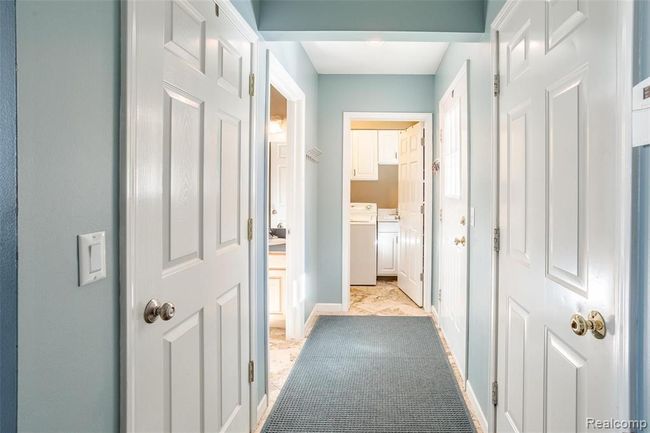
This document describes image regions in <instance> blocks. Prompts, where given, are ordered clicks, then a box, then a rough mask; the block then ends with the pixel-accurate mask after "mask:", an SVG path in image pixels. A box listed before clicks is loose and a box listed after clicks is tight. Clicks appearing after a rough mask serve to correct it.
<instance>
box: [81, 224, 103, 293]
mask: <svg viewBox="0 0 650 433" xmlns="http://www.w3.org/2000/svg"><path fill="white" fill-rule="evenodd" d="M77 248H78V255H79V285H80V286H85V285H86V284H90V283H92V282H95V281H98V280H102V279H104V278H106V232H96V233H88V234H85V235H79V236H78V237H77Z"/></svg>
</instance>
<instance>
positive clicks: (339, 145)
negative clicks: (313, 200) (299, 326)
mask: <svg viewBox="0 0 650 433" xmlns="http://www.w3.org/2000/svg"><path fill="white" fill-rule="evenodd" d="M434 82H435V79H434V76H432V75H320V76H319V79H318V95H319V96H318V143H319V146H320V148H321V150H322V151H323V156H322V157H321V162H320V164H319V168H318V218H319V224H318V269H319V270H320V272H319V273H318V299H317V302H323V303H341V272H342V270H341V249H342V230H343V227H341V212H342V209H341V200H342V199H341V195H342V184H341V182H342V172H341V170H342V158H343V113H344V112H346V111H376V112H382V111H389V112H411V113H413V112H422V113H433V112H434V111H435V107H436V103H435V93H434Z"/></svg>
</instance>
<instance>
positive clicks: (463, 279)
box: [438, 63, 469, 377]
mask: <svg viewBox="0 0 650 433" xmlns="http://www.w3.org/2000/svg"><path fill="white" fill-rule="evenodd" d="M439 113H440V114H439V116H440V148H441V165H442V167H441V183H440V188H441V189H440V202H441V209H442V211H441V230H440V304H439V308H438V317H439V320H440V326H441V327H442V329H443V331H444V333H445V337H446V338H447V341H448V343H449V346H450V348H451V351H452V352H453V354H454V357H455V358H456V362H457V363H458V368H459V369H460V372H461V374H462V376H463V377H466V376H465V374H466V371H465V370H466V364H467V363H466V348H467V291H468V279H467V274H468V272H467V271H468V253H467V250H468V242H469V234H468V228H467V227H468V224H469V220H468V212H467V211H468V205H469V182H468V180H469V179H468V167H467V165H468V160H469V158H468V156H469V155H468V149H469V147H468V143H467V141H468V128H467V118H468V98H467V63H465V64H464V65H463V67H462V68H461V70H460V72H459V73H458V75H457V76H456V78H455V79H454V81H453V82H452V83H451V85H450V86H449V88H448V89H447V91H446V92H445V94H444V95H443V97H442V99H441V100H440V111H439Z"/></svg>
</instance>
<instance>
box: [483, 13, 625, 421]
mask: <svg viewBox="0 0 650 433" xmlns="http://www.w3.org/2000/svg"><path fill="white" fill-rule="evenodd" d="M619 3H623V2H616V1H602V2H569V1H559V2H542V1H512V2H510V3H509V4H508V5H507V6H506V7H505V8H504V11H503V12H502V13H501V14H500V16H499V17H497V20H496V21H495V23H496V24H495V25H494V29H495V30H497V31H498V32H499V73H500V76H501V80H500V81H501V93H500V100H499V106H500V109H499V123H500V130H499V137H500V142H499V157H500V163H499V165H500V173H499V186H500V188H499V197H500V200H499V226H500V230H501V251H500V253H499V270H498V275H499V281H498V283H499V291H498V293H499V297H498V305H499V306H498V311H499V320H498V327H499V329H498V336H499V340H498V367H497V379H498V383H499V385H500V391H499V394H500V397H499V404H498V407H497V420H496V423H497V427H496V428H497V430H498V431H499V432H508V431H513V432H538V431H539V432H541V431H544V432H549V433H555V432H561V433H564V432H578V431H580V432H583V431H587V430H588V428H587V425H586V421H587V418H588V417H593V418H595V419H601V420H608V419H610V418H617V417H618V415H619V414H620V412H619V397H620V394H619V392H618V390H619V389H620V386H619V379H623V380H627V379H626V378H625V376H624V375H623V374H621V372H625V371H626V369H625V368H624V366H620V365H619V360H620V359H621V357H620V355H619V354H618V353H617V348H619V347H620V344H621V342H620V340H621V339H622V338H624V336H621V335H618V332H616V331H614V332H612V331H613V330H614V329H617V330H618V329H623V328H621V327H620V326H619V325H618V322H620V321H621V320H623V318H622V317H618V318H617V320H614V317H615V315H616V314H617V313H618V312H619V311H621V310H620V309H619V307H618V306H617V302H616V299H617V292H618V291H620V290H622V287H621V286H620V285H621V282H622V281H623V278H621V277H620V274H619V273H620V272H621V271H622V269H620V268H619V267H618V264H619V256H618V254H620V249H619V246H620V240H619V238H618V236H619V235H620V234H621V233H622V232H623V233H624V231H623V230H621V229H620V225H621V224H629V222H627V223H626V222H625V221H621V220H620V219H619V216H620V214H619V209H620V207H621V206H623V205H624V203H625V196H624V195H621V194H620V191H621V190H620V182H621V180H622V178H619V176H620V173H617V170H616V169H615V168H613V167H614V166H616V162H617V161H619V160H620V156H621V153H620V152H621V151H620V150H619V149H617V143H619V136H617V133H618V131H617V128H618V127H619V125H618V124H617V121H616V116H615V115H614V112H615V111H616V110H615V109H614V108H615V107H617V101H618V99H617V78H618V76H617V58H618V56H619V53H618V52H617V31H618V30H619V29H618V28H617V20H616V19H615V18H616V17H617V15H618V13H619V12H618V7H619ZM619 299H620V298H619ZM592 310H597V311H599V312H601V313H602V314H603V315H604V317H605V319H606V324H607V327H608V334H607V335H606V336H605V338H604V339H602V340H598V339H596V338H594V336H593V335H592V334H591V332H588V333H587V335H585V336H578V335H575V334H574V333H573V332H572V331H571V328H570V318H571V315H572V314H573V313H576V312H577V313H580V314H582V315H583V316H587V314H588V313H589V312H590V311H592ZM617 340H619V341H617ZM622 387H623V388H625V386H624V385H623V386H622ZM624 404H625V403H624V402H623V405H624Z"/></svg>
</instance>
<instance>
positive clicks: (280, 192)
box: [269, 142, 290, 228]
mask: <svg viewBox="0 0 650 433" xmlns="http://www.w3.org/2000/svg"><path fill="white" fill-rule="evenodd" d="M270 151H271V167H270V171H269V172H270V183H271V184H270V185H269V186H270V188H271V216H270V220H271V224H270V227H271V228H277V227H279V225H280V224H282V227H284V228H286V227H287V200H288V196H289V174H290V173H289V145H287V143H279V142H271V146H270Z"/></svg>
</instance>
